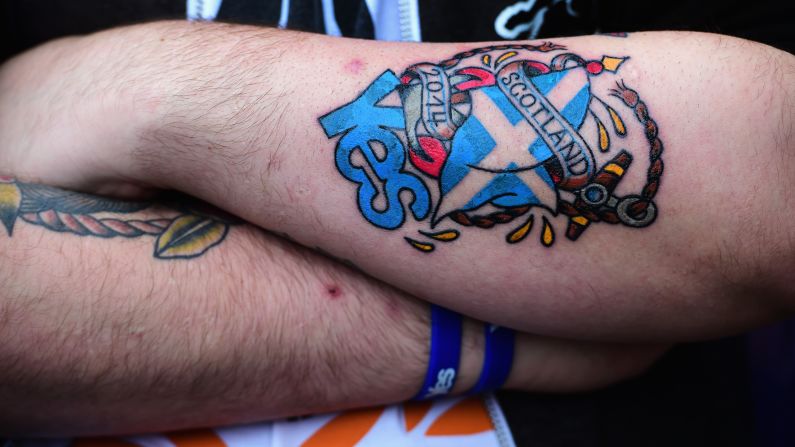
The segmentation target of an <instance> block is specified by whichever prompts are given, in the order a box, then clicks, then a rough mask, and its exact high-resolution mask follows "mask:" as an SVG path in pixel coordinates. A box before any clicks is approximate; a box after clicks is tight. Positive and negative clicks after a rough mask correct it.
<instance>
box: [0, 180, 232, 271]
mask: <svg viewBox="0 0 795 447" xmlns="http://www.w3.org/2000/svg"><path fill="white" fill-rule="evenodd" d="M151 207H152V204H150V203H145V202H127V201H120V200H113V199H108V198H104V197H99V196H93V195H89V194H81V193H76V192H72V191H66V190H62V189H59V188H53V187H50V186H45V185H38V184H33V183H24V182H19V181H17V180H15V179H14V178H10V177H0V223H2V224H3V226H4V227H5V230H6V234H8V236H9V237H11V236H13V234H14V227H15V225H16V223H17V222H18V221H23V222H26V223H28V224H32V225H36V226H39V227H42V228H45V229H47V230H49V231H53V232H59V233H68V234H72V235H76V236H85V237H96V238H103V239H111V238H138V237H143V236H151V237H154V238H155V244H154V252H153V256H154V257H155V258H157V259H190V258H195V257H198V256H201V255H203V254H205V253H206V252H207V251H208V250H210V249H211V248H213V247H215V246H216V245H218V244H220V243H221V242H223V241H224V239H225V238H226V235H227V234H228V232H229V227H230V225H233V224H234V220H230V219H228V218H227V217H225V216H222V215H220V214H217V215H216V214H215V213H206V212H199V211H197V210H195V209H193V208H191V207H186V206H181V204H176V205H175V206H174V207H173V208H174V209H172V210H169V211H167V212H165V213H157V214H158V216H157V217H154V218H150V219H141V218H140V216H141V212H143V211H145V210H147V209H149V208H151ZM150 214H155V213H154V212H152V213H150ZM166 214H168V215H170V217H165V215H166Z"/></svg>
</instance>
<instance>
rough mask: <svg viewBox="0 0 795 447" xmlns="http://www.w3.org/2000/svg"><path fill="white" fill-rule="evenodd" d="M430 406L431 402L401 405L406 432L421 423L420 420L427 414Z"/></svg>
mask: <svg viewBox="0 0 795 447" xmlns="http://www.w3.org/2000/svg"><path fill="white" fill-rule="evenodd" d="M432 406H433V402H431V401H424V402H406V403H405V404H403V419H404V421H405V422H406V431H407V432H410V431H411V430H413V429H414V427H416V426H417V424H419V423H420V422H422V418H424V417H425V415H426V414H428V411H430V409H431V407H432Z"/></svg>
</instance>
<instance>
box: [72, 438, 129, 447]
mask: <svg viewBox="0 0 795 447" xmlns="http://www.w3.org/2000/svg"><path fill="white" fill-rule="evenodd" d="M72 447H136V445H135V444H133V443H131V442H127V441H125V440H123V439H119V438H78V439H75V440H74V442H72Z"/></svg>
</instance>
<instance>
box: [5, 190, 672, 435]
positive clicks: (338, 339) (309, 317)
mask: <svg viewBox="0 0 795 447" xmlns="http://www.w3.org/2000/svg"><path fill="white" fill-rule="evenodd" d="M0 221H2V229H0V245H1V246H2V250H0V340H3V342H2V343H0V363H2V365H3V368H2V369H0V401H2V402H3V405H2V408H1V409H0V432H1V433H3V434H6V435H28V436H43V435H77V434H111V433H115V434H122V433H143V432H150V431H159V430H172V429H180V428H189V427H198V426H213V425H221V424H231V423H241V422H247V421H256V420H266V419H271V418H278V417H286V416H294V415H302V414H307V413H313V412H320V411H330V410H339V409H345V408H352V407H361V406H369V405H377V404H384V403H390V402H396V401H401V400H405V399H408V398H410V397H411V396H412V395H413V394H414V393H416V392H417V390H418V389H419V387H420V384H421V381H422V379H423V377H424V373H425V369H426V364H427V357H428V344H429V342H428V337H429V327H428V314H429V311H428V309H427V305H426V304H424V303H423V302H421V301H418V300H416V299H414V298H413V297H411V296H409V295H406V294H405V293H402V292H400V291H398V290H396V289H394V288H392V287H390V286H388V285H385V284H383V283H380V282H378V281H376V280H374V279H372V278H369V277H367V276H365V275H363V274H361V273H359V272H357V271H355V270H353V269H351V268H349V267H346V266H344V265H342V264H341V263H339V262H335V261H332V260H330V259H328V258H326V257H324V256H322V255H319V254H317V253H314V252H313V251H311V250H308V249H305V248H302V247H299V246H297V245H295V244H293V243H290V242H288V241H285V240H283V239H281V238H277V237H274V236H271V235H269V234H267V233H265V232H263V231H261V230H259V229H257V228H256V227H253V226H250V225H247V224H242V223H240V222H236V221H235V220H230V219H229V217H228V216H224V215H222V214H219V213H217V212H215V211H212V210H210V209H208V208H207V207H206V206H201V204H198V203H196V202H195V201H191V202H187V201H186V200H185V198H176V199H174V200H170V201H168V202H165V203H164V202H159V201H155V202H149V203H142V202H123V201H118V200H112V199H107V198H102V197H97V196H88V195H84V194H79V193H74V192H69V191H65V190H60V189H56V188H51V187H47V186H43V185H37V184H32V183H25V182H21V181H16V180H14V179H12V178H2V179H0ZM464 328H465V329H464V339H463V348H464V349H463V354H462V364H461V370H460V375H459V380H458V383H457V384H456V388H455V390H454V391H456V392H461V391H463V390H465V389H467V388H469V387H471V386H472V385H473V384H474V382H475V380H476V379H477V375H478V374H479V372H480V366H481V362H482V349H483V348H482V343H483V341H482V337H481V335H480V334H481V333H482V329H481V325H480V323H478V322H476V321H474V320H469V319H467V320H465V326H464ZM659 353H660V347H656V346H640V345H638V346H621V345H610V344H598V343H586V342H573V341H565V340H558V339H551V338H544V337H536V336H531V335H528V334H520V335H519V336H518V337H517V351H516V357H515V365H514V370H513V373H512V375H511V377H510V380H509V382H508V384H507V385H508V386H509V387H512V388H518V389H527V390H536V391H572V390H579V389H586V388H591V387H597V386H603V385H605V384H607V383H610V382H613V381H616V380H619V379H621V378H624V377H627V376H629V375H633V374H635V373H637V372H639V371H641V370H642V369H643V368H645V367H646V366H647V365H648V364H649V362H651V361H652V360H653V359H654V358H655V357H656V356H657V355H658V354H659Z"/></svg>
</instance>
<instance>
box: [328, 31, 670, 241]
mask: <svg viewBox="0 0 795 447" xmlns="http://www.w3.org/2000/svg"><path fill="white" fill-rule="evenodd" d="M628 59H629V58H628V57H614V56H607V55H604V56H601V57H600V58H598V59H587V58H585V57H583V56H580V55H578V54H575V53H571V52H568V51H567V50H566V48H565V47H563V46H561V45H557V44H555V43H550V42H545V43H542V44H540V45H527V44H514V45H495V46H488V47H482V48H476V49H473V50H470V51H465V52H462V53H459V54H456V55H455V56H453V57H451V58H449V59H446V60H443V61H441V62H438V63H432V62H422V63H418V64H414V65H412V66H410V67H408V68H407V69H405V70H404V72H403V73H402V74H401V75H400V76H397V75H396V74H395V73H394V72H393V71H391V70H387V71H385V72H384V73H383V74H381V76H379V77H378V78H377V79H376V80H375V81H373V82H372V83H371V84H370V85H369V86H368V87H367V88H366V89H365V90H364V91H363V92H362V93H361V95H360V96H359V97H357V98H356V99H354V100H353V101H351V102H350V103H348V104H345V105H343V106H341V107H339V108H337V109H335V110H332V111H331V112H329V113H328V114H326V115H324V116H322V117H320V119H319V122H320V125H321V126H322V128H323V130H324V131H325V133H326V136H327V137H328V138H330V139H331V138H338V140H337V145H336V150H335V163H336V167H337V170H338V171H339V173H340V174H341V175H342V176H343V177H344V178H345V179H347V180H348V181H350V182H351V183H352V184H353V188H352V190H353V191H355V192H356V204H357V206H358V209H359V212H360V213H361V215H362V216H363V217H364V218H365V219H366V220H367V221H368V222H369V223H371V224H372V225H374V226H376V227H379V228H383V229H386V230H399V231H402V232H403V233H404V234H403V237H404V239H405V240H406V242H408V244H409V245H410V246H411V247H413V248H415V249H417V250H419V251H421V252H425V253H429V252H432V251H433V250H434V249H435V247H436V243H437V242H443V243H446V242H451V241H454V240H457V239H458V238H459V236H461V235H462V232H463V230H464V229H466V228H479V229H486V230H494V229H497V228H504V227H502V225H506V226H507V227H510V228H509V229H508V231H507V232H506V234H505V241H506V242H507V243H509V244H515V243H518V242H520V241H523V240H525V239H526V238H527V236H528V235H529V234H531V233H532V232H533V231H534V230H533V229H534V225H535V223H536V222H537V223H539V225H538V226H539V227H540V228H539V229H538V230H537V231H536V232H537V234H538V238H539V241H540V243H541V245H542V246H544V247H551V246H553V244H554V243H555V240H556V231H555V229H556V228H559V227H560V228H565V233H564V234H565V236H566V239H568V240H570V241H577V240H578V239H579V238H580V237H581V236H582V235H583V234H584V233H585V231H586V230H587V229H588V228H589V226H590V225H592V224H595V223H599V222H606V223H609V224H614V225H623V226H626V227H630V228H643V227H646V226H649V225H651V224H652V223H653V222H654V221H655V219H656V217H657V214H658V207H657V204H656V203H655V201H654V198H655V196H656V194H657V192H658V190H659V188H660V181H661V178H662V175H663V160H662V154H663V143H662V140H661V139H660V137H659V129H658V127H657V123H656V121H655V120H654V119H652V118H651V116H650V114H649V108H648V106H647V105H646V103H645V102H644V101H643V100H641V98H640V95H639V94H638V92H637V91H635V90H633V89H632V88H630V87H627V85H626V84H625V83H624V81H623V80H622V79H621V78H620V77H619V75H618V72H619V69H620V67H621V66H622V65H623V64H624V63H626V61H627V60H628ZM632 117H634V119H631V118H632ZM374 143H378V144H374ZM643 145H645V146H647V147H646V148H643V147H642V146H643ZM645 152H647V153H648V156H647V157H638V156H637V155H638V154H642V153H645ZM636 158H637V160H638V161H635V160H636ZM644 158H645V159H646V160H644ZM354 159H356V160H354ZM362 160H363V161H362ZM633 163H635V164H646V163H647V165H646V167H645V169H646V170H645V176H641V175H640V174H642V172H641V171H639V170H638V168H635V169H634V170H632V171H631V172H630V167H631V166H632V165H633ZM641 169H642V168H641ZM519 218H521V220H519ZM511 222H521V223H520V224H519V225H516V224H513V225H510V224H511ZM408 223H411V225H408ZM418 227H419V229H417V228H418Z"/></svg>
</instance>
